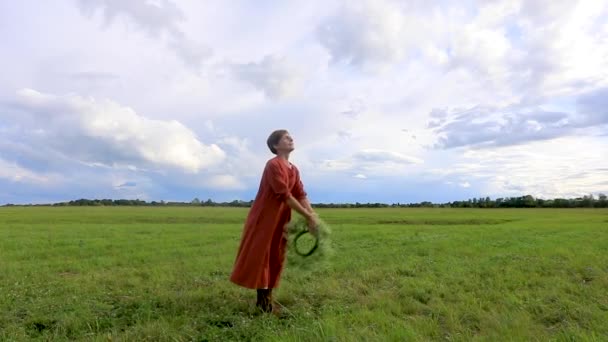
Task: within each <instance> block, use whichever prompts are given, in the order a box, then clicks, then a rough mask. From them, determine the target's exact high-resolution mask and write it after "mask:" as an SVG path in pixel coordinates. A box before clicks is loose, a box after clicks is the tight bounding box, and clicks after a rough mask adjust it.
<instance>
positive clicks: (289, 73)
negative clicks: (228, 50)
mask: <svg viewBox="0 0 608 342" xmlns="http://www.w3.org/2000/svg"><path fill="white" fill-rule="evenodd" d="M232 72H233V73H234V74H235V76H236V77H237V78H238V79H240V80H242V81H244V82H247V83H249V84H250V85H252V86H253V87H255V88H256V89H259V90H261V91H262V92H263V93H264V94H265V95H266V96H268V97H269V98H271V99H281V98H285V97H289V96H291V95H294V94H295V93H296V92H297V91H298V89H299V88H300V87H301V85H302V82H303V76H302V74H301V72H300V70H298V68H297V67H296V66H294V65H293V64H291V63H289V62H288V61H287V60H286V59H285V58H280V57H276V56H265V57H264V58H263V59H262V60H261V61H259V62H251V63H246V64H235V65H233V66H232Z"/></svg>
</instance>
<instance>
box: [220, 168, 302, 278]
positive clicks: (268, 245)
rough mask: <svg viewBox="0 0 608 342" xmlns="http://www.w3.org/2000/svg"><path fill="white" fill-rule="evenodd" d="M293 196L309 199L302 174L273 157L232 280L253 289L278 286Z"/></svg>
mask: <svg viewBox="0 0 608 342" xmlns="http://www.w3.org/2000/svg"><path fill="white" fill-rule="evenodd" d="M290 166H291V167H290ZM290 195H292V196H293V197H294V198H296V199H297V200H301V199H303V198H305V197H306V192H305V191H304V186H303V185H302V181H301V180H300V173H299V171H298V169H297V168H296V166H295V165H293V164H289V165H288V164H287V163H286V162H285V160H281V159H280V158H279V157H274V158H272V159H270V160H269V161H268V162H267V163H266V166H265V168H264V173H263V175H262V180H261V182H260V187H259V190H258V193H257V196H256V198H255V200H254V201H253V205H252V207H251V210H250V211H249V214H248V216H247V220H246V222H245V226H244V229H243V234H242V236H241V243H240V246H239V249H238V253H237V256H236V261H235V264H234V269H233V271H232V275H231V276H230V281H232V282H233V283H235V284H237V285H240V286H243V287H246V288H250V289H264V288H269V289H270V288H276V287H278V284H279V279H280V277H281V272H282V270H283V264H284V261H285V249H286V246H287V239H286V236H285V225H286V224H287V223H288V222H289V221H290V220H291V208H290V207H289V205H288V204H287V199H288V198H289V196H290Z"/></svg>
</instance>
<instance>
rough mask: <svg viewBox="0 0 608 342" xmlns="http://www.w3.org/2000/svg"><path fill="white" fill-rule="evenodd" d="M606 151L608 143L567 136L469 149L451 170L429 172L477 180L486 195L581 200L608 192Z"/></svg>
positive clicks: (462, 181)
mask: <svg viewBox="0 0 608 342" xmlns="http://www.w3.org/2000/svg"><path fill="white" fill-rule="evenodd" d="M589 146H593V148H589ZM606 151H608V142H607V141H602V140H599V139H598V138H596V137H564V138H557V139H553V140H548V141H536V142H531V143H528V144H526V145H519V146H506V147H501V148H497V149H484V150H467V151H466V152H464V153H463V154H462V155H461V156H460V157H459V158H458V159H457V160H456V162H454V163H452V164H451V165H450V167H449V168H437V169H430V170H428V172H429V174H434V175H435V176H436V177H438V179H443V180H444V181H446V180H447V181H452V182H453V181H456V182H458V183H459V184H460V185H461V186H462V185H466V184H469V185H470V184H471V183H473V182H474V183H475V184H476V185H479V186H480V189H479V191H481V192H482V193H481V194H480V195H484V196H485V195H486V194H487V195H490V196H493V197H501V196H520V195H524V194H531V195H533V196H535V197H544V198H555V197H576V196H582V195H588V194H590V193H597V192H601V191H606V190H608V187H606V184H605V181H606V179H607V178H606V177H607V173H606V169H607V168H608V152H606ZM467 179H470V180H467ZM602 182H604V183H602Z"/></svg>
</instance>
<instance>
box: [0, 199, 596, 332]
mask: <svg viewBox="0 0 608 342" xmlns="http://www.w3.org/2000/svg"><path fill="white" fill-rule="evenodd" d="M246 214H247V210H246V209H238V208H193V207H191V208H127V207H115V208H104V207H85V208H76V207H72V208H44V207H37V208H19V207H12V208H0V340H2V341H4V340H7V341H13V340H16V341H21V340H23V341H29V340H70V341H74V340H76V341H78V340H84V341H108V340H110V339H111V340H113V341H134V340H138V341H141V340H150V341H220V340H221V341H227V340H245V341H247V340H248V341H265V340H267V341H408V340H412V341H426V340H450V341H452V340H455V341H471V340H485V341H497V340H508V341H513V340H517V341H520V340H532V341H541V340H542V341H545V340H556V341H605V340H608V324H607V323H606V322H608V295H607V294H608V223H607V222H608V211H606V210H599V209H598V210H584V209H573V210H556V209H538V210H537V209H525V210H518V209H508V210H498V209H492V210H483V209H326V210H320V211H319V214H320V217H321V218H322V219H324V220H325V221H326V222H327V223H328V224H329V225H330V226H331V229H332V236H331V239H332V243H333V249H334V255H333V259H332V262H331V264H330V267H329V268H322V269H320V270H319V271H318V272H313V273H305V274H302V273H298V272H296V269H290V268H289V266H288V267H287V269H286V270H285V273H284V277H283V280H282V284H281V287H280V288H279V290H278V292H277V298H278V300H279V302H280V303H281V304H283V305H285V307H286V310H285V312H286V313H288V314H287V315H286V317H285V318H282V319H279V318H276V317H274V316H269V315H261V314H258V313H257V312H256V310H255V307H254V302H255V295H254V292H253V291H251V290H246V289H242V288H239V287H237V286H235V285H233V284H232V283H230V282H229V281H228V277H229V274H230V272H231V269H232V263H233V261H234V258H235V253H236V250H237V247H238V243H239V239H240V235H241V230H242V224H243V221H244V219H245V216H246Z"/></svg>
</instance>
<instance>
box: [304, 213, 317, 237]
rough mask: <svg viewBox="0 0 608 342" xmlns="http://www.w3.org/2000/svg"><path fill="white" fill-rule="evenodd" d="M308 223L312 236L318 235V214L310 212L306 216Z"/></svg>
mask: <svg viewBox="0 0 608 342" xmlns="http://www.w3.org/2000/svg"><path fill="white" fill-rule="evenodd" d="M306 221H307V222H308V231H309V232H310V233H311V234H316V233H317V228H318V226H319V217H318V216H317V213H315V212H309V213H308V215H307V216H306Z"/></svg>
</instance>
